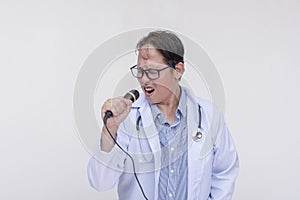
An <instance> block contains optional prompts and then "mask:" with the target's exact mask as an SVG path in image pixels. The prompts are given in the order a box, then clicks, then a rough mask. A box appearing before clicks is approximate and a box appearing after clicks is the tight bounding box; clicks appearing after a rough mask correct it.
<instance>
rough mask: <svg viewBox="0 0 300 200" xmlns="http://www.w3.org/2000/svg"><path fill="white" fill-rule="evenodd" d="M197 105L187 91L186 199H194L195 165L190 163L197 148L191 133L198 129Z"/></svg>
mask: <svg viewBox="0 0 300 200" xmlns="http://www.w3.org/2000/svg"><path fill="white" fill-rule="evenodd" d="M198 121H199V117H198V105H197V102H196V101H195V100H194V97H192V96H191V95H190V94H189V93H188V92H187V125H188V129H187V130H188V131H187V132H188V199H194V197H193V191H195V190H194V184H193V180H194V177H193V173H192V172H193V171H194V170H195V167H197V166H194V165H193V163H192V159H193V157H194V156H195V155H197V152H195V150H196V149H197V148H194V147H195V145H196V144H195V142H194V141H193V139H192V133H193V132H195V131H196V130H197V129H198Z"/></svg>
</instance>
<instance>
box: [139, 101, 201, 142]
mask: <svg viewBox="0 0 300 200" xmlns="http://www.w3.org/2000/svg"><path fill="white" fill-rule="evenodd" d="M198 114H199V121H198V128H197V130H196V131H194V132H193V133H192V139H193V140H194V141H195V142H199V141H200V140H201V138H202V136H203V134H202V132H201V122H202V116H201V106H200V105H199V104H198ZM141 119H142V117H141V115H139V116H138V118H137V119H136V125H135V127H136V130H137V132H138V137H140V121H141Z"/></svg>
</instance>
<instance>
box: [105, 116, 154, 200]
mask: <svg viewBox="0 0 300 200" xmlns="http://www.w3.org/2000/svg"><path fill="white" fill-rule="evenodd" d="M108 118H109V117H104V118H103V123H104V126H105V128H106V130H107V132H108V133H109V135H110V137H111V139H112V140H113V141H114V143H115V144H116V145H117V146H118V147H119V149H121V150H122V151H123V152H124V153H125V154H126V155H127V156H128V157H129V158H130V160H131V162H132V168H133V174H134V177H135V180H136V182H137V183H138V185H139V188H140V190H141V191H142V194H143V196H144V198H145V199H146V200H148V198H147V196H146V195H145V192H144V190H143V187H142V185H141V183H140V181H139V179H138V177H137V174H136V170H135V164H134V160H133V158H132V156H131V155H130V154H129V153H128V152H127V151H125V150H124V149H123V148H122V147H121V146H120V145H119V143H118V142H117V141H116V139H115V138H114V137H113V136H112V134H111V132H110V131H109V129H108V127H107V125H106V122H107V119H108Z"/></svg>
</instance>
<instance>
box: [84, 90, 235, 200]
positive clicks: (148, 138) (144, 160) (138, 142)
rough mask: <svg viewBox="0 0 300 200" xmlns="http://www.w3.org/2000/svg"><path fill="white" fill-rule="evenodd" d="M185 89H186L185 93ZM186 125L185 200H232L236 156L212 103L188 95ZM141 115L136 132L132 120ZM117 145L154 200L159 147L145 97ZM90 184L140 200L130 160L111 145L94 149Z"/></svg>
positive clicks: (134, 107) (125, 198)
mask: <svg viewBox="0 0 300 200" xmlns="http://www.w3.org/2000/svg"><path fill="white" fill-rule="evenodd" d="M185 90H186V89H185ZM186 94H187V118H188V119H187V121H188V125H187V126H188V134H189V137H188V138H189V139H188V166H187V167H188V200H207V199H209V200H210V199H214V200H230V199H232V194H233V190H234V183H235V179H236V177H237V174H238V168H239V164H238V155H237V152H236V149H235V146H234V143H233V140H232V138H231V136H230V134H229V131H228V129H227V126H226V123H225V120H224V118H223V115H222V114H221V112H219V111H218V110H217V109H216V108H215V107H214V106H212V104H211V103H209V102H207V101H204V100H201V99H200V98H195V97H194V96H192V95H191V94H190V93H189V92H188V91H187V90H186ZM197 104H199V105H200V106H201V116H202V119H201V132H202V134H203V136H202V138H201V139H200V141H194V140H193V139H192V136H193V133H194V132H195V131H197V129H198V121H199V114H198V105H197ZM139 115H140V116H141V121H142V125H141V127H140V129H141V130H140V132H137V129H136V119H137V117H138V116H139ZM117 141H118V143H119V144H120V145H121V146H122V147H123V148H124V149H126V150H127V151H128V152H129V153H130V154H131V155H132V156H133V157H134V160H135V165H136V171H137V176H138V178H139V181H140V183H141V185H142V187H143V190H144V191H145V194H146V196H147V197H148V199H149V200H157V199H158V181H159V174H160V150H161V147H160V142H159V136H158V133H157V130H156V127H155V124H154V121H153V117H152V114H151V110H150V107H149V104H148V102H147V101H146V99H145V96H144V95H143V94H141V96H140V98H139V99H138V100H137V101H136V102H134V103H133V105H132V110H131V112H130V114H129V116H128V117H127V118H126V120H125V121H124V122H123V123H122V124H121V126H120V128H119V130H118V133H117ZM88 177H89V182H90V185H91V186H92V187H93V188H95V189H96V190H98V191H104V190H108V189H112V188H113V187H115V186H118V196H119V199H120V200H142V199H144V198H143V196H142V192H141V190H140V188H139V187H138V184H137V182H136V180H135V178H134V175H133V173H132V163H131V161H130V159H129V158H128V157H127V156H126V155H125V154H124V153H123V152H122V151H121V150H120V149H118V147H117V146H116V145H115V147H114V148H113V149H112V151H111V152H109V153H106V152H103V151H101V149H99V148H97V150H96V152H95V155H94V156H93V157H92V158H91V159H90V161H89V164H88Z"/></svg>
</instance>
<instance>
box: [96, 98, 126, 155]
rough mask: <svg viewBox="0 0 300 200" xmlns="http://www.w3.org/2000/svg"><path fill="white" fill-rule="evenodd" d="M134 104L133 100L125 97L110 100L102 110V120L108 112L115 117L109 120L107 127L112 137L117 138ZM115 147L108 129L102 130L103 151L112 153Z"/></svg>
mask: <svg viewBox="0 0 300 200" xmlns="http://www.w3.org/2000/svg"><path fill="white" fill-rule="evenodd" d="M131 105H132V102H131V100H128V99H125V98H123V97H117V98H113V99H108V100H107V101H106V102H105V103H104V104H103V105H102V108H101V117H102V119H103V118H104V116H105V113H106V111H108V110H110V111H111V112H112V113H113V116H112V117H110V118H108V119H107V123H106V126H107V128H108V130H109V131H110V133H111V134H112V136H113V137H114V138H116V135H117V131H118V129H119V126H120V124H121V123H122V122H123V121H124V119H125V118H126V117H127V115H128V114H129V112H130V110H131ZM113 146H114V142H113V140H112V139H111V137H110V135H109V133H108V132H107V130H106V128H105V127H103V128H102V137H101V149H102V150H104V151H110V150H111V149H112V147H113Z"/></svg>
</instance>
